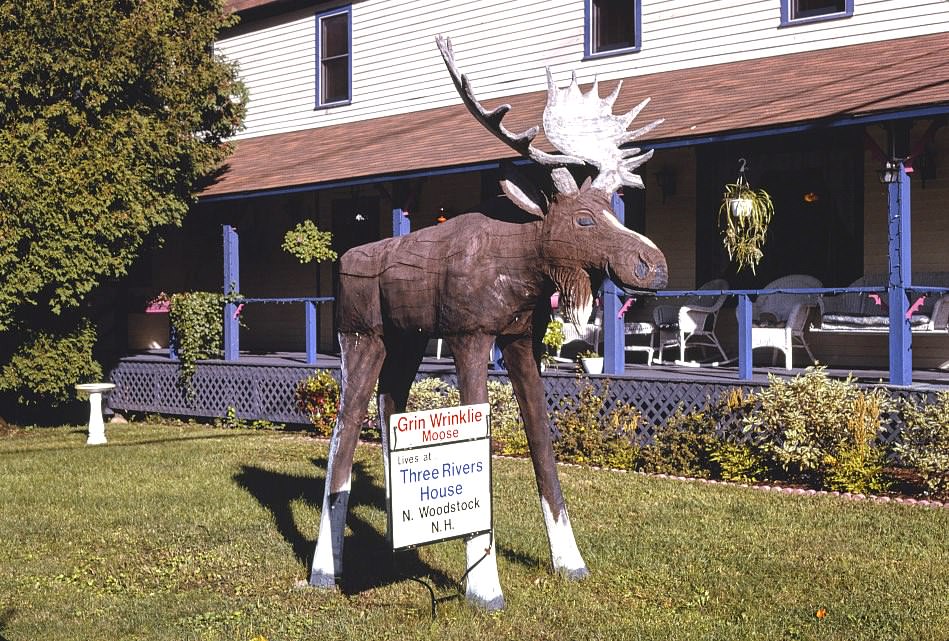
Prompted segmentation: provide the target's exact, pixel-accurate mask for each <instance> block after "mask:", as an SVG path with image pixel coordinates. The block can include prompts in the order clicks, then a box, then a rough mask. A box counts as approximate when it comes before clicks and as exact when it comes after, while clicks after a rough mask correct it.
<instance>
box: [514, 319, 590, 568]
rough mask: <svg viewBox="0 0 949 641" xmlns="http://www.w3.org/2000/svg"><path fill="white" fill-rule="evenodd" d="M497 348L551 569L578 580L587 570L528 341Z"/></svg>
mask: <svg viewBox="0 0 949 641" xmlns="http://www.w3.org/2000/svg"><path fill="white" fill-rule="evenodd" d="M501 350H502V352H503V354H504V360H505V362H506V363H507V368H508V376H510V379H511V386H512V387H513V388H514V395H515V397H516V398H517V404H518V405H519V406H520V408H521V417H522V418H523V419H524V429H525V431H526V432H527V443H528V446H529V447H530V454H531V462H532V463H533V465H534V476H535V477H536V479H537V490H538V492H539V494H540V504H541V510H542V511H543V514H544V525H546V527H547V542H548V543H549V544H550V559H551V564H552V565H553V569H554V571H555V572H559V573H562V574H564V575H565V576H567V577H568V578H570V579H582V578H584V577H586V576H587V575H588V574H589V570H587V566H586V563H585V562H584V560H583V557H582V556H581V555H580V549H579V548H578V547H577V542H576V539H575V538H574V536H573V527H572V526H571V525H570V517H569V516H568V514H567V505H566V503H565V502H564V499H563V490H562V489H561V487H560V479H559V478H558V477H557V463H556V459H555V458H554V449H553V444H552V443H551V439H550V429H549V427H548V426H547V411H546V407H547V406H546V403H545V401H544V384H543V382H542V381H541V378H540V374H539V373H538V371H537V362H536V361H535V360H534V354H533V347H532V343H531V340H530V339H529V338H526V337H525V338H518V339H515V340H513V341H511V342H510V343H507V344H504V345H502V346H501Z"/></svg>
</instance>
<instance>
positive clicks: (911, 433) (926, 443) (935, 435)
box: [894, 392, 949, 498]
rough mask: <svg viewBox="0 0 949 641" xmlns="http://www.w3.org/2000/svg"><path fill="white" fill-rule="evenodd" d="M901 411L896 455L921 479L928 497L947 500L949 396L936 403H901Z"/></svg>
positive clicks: (947, 394)
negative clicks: (914, 470)
mask: <svg viewBox="0 0 949 641" xmlns="http://www.w3.org/2000/svg"><path fill="white" fill-rule="evenodd" d="M901 410H902V414H903V422H904V427H903V431H902V432H901V433H900V438H899V441H898V442H897V444H896V446H895V447H894V451H895V453H896V454H897V456H898V457H899V459H900V461H901V462H902V463H903V464H905V465H909V466H911V467H913V468H915V469H916V471H917V472H918V473H919V474H920V476H922V478H923V482H924V484H925V486H926V490H927V491H928V492H929V493H930V494H932V495H933V496H937V497H940V498H949V392H941V393H940V394H939V396H937V397H936V402H935V403H922V404H920V403H917V402H915V401H904V402H903V406H902V408H901Z"/></svg>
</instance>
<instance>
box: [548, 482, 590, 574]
mask: <svg viewBox="0 0 949 641" xmlns="http://www.w3.org/2000/svg"><path fill="white" fill-rule="evenodd" d="M540 505H541V509H542V510H543V512H544V524H545V525H546V526H547V539H548V541H549V542H550V559H551V562H552V564H553V567H554V571H556V572H562V573H563V574H564V575H566V576H567V578H569V579H582V578H585V577H586V576H587V575H589V574H590V571H589V570H587V564H586V563H585V562H584V561H583V557H582V556H580V549H579V548H578V547H577V541H576V539H575V538H574V536H573V528H572V527H571V526H570V517H569V516H567V508H566V507H565V508H563V509H562V510H561V511H560V518H559V519H555V518H554V515H553V512H552V511H551V509H550V506H549V505H547V500H546V499H543V498H542V499H541V500H540Z"/></svg>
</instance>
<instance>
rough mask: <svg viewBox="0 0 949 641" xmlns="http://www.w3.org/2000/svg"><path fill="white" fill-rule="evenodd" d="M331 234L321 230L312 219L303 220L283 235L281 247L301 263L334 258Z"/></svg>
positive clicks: (335, 256) (319, 261)
mask: <svg viewBox="0 0 949 641" xmlns="http://www.w3.org/2000/svg"><path fill="white" fill-rule="evenodd" d="M332 244H333V234H332V233H330V232H328V231H321V230H320V229H319V228H318V227H317V226H316V224H315V223H314V222H313V221H312V220H309V219H307V220H304V221H303V222H301V223H299V224H298V225H297V226H296V227H294V228H293V229H291V230H290V231H288V232H287V233H286V235H284V237H283V244H282V245H281V248H282V249H283V250H284V251H285V252H287V253H288V254H290V255H291V256H293V257H294V258H296V259H297V260H299V261H300V262H301V263H309V262H311V261H314V260H315V261H316V262H318V263H321V262H323V261H327V260H336V258H337V255H336V252H335V251H333V247H332Z"/></svg>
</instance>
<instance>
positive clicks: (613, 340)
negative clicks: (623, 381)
mask: <svg viewBox="0 0 949 641" xmlns="http://www.w3.org/2000/svg"><path fill="white" fill-rule="evenodd" d="M612 207H613V213H614V214H616V218H617V219H619V221H620V223H624V224H625V221H626V207H625V204H624V203H623V197H622V196H621V195H620V194H619V193H614V194H613V199H612ZM619 294H620V291H619V289H618V288H617V287H616V285H614V284H613V282H612V281H610V280H606V281H604V282H603V289H602V300H603V373H605V374H622V373H623V372H624V371H625V369H626V350H625V349H624V348H625V336H624V335H623V319H622V318H618V315H619V310H620V306H621V303H620V299H619ZM594 347H596V346H595V345H594Z"/></svg>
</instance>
